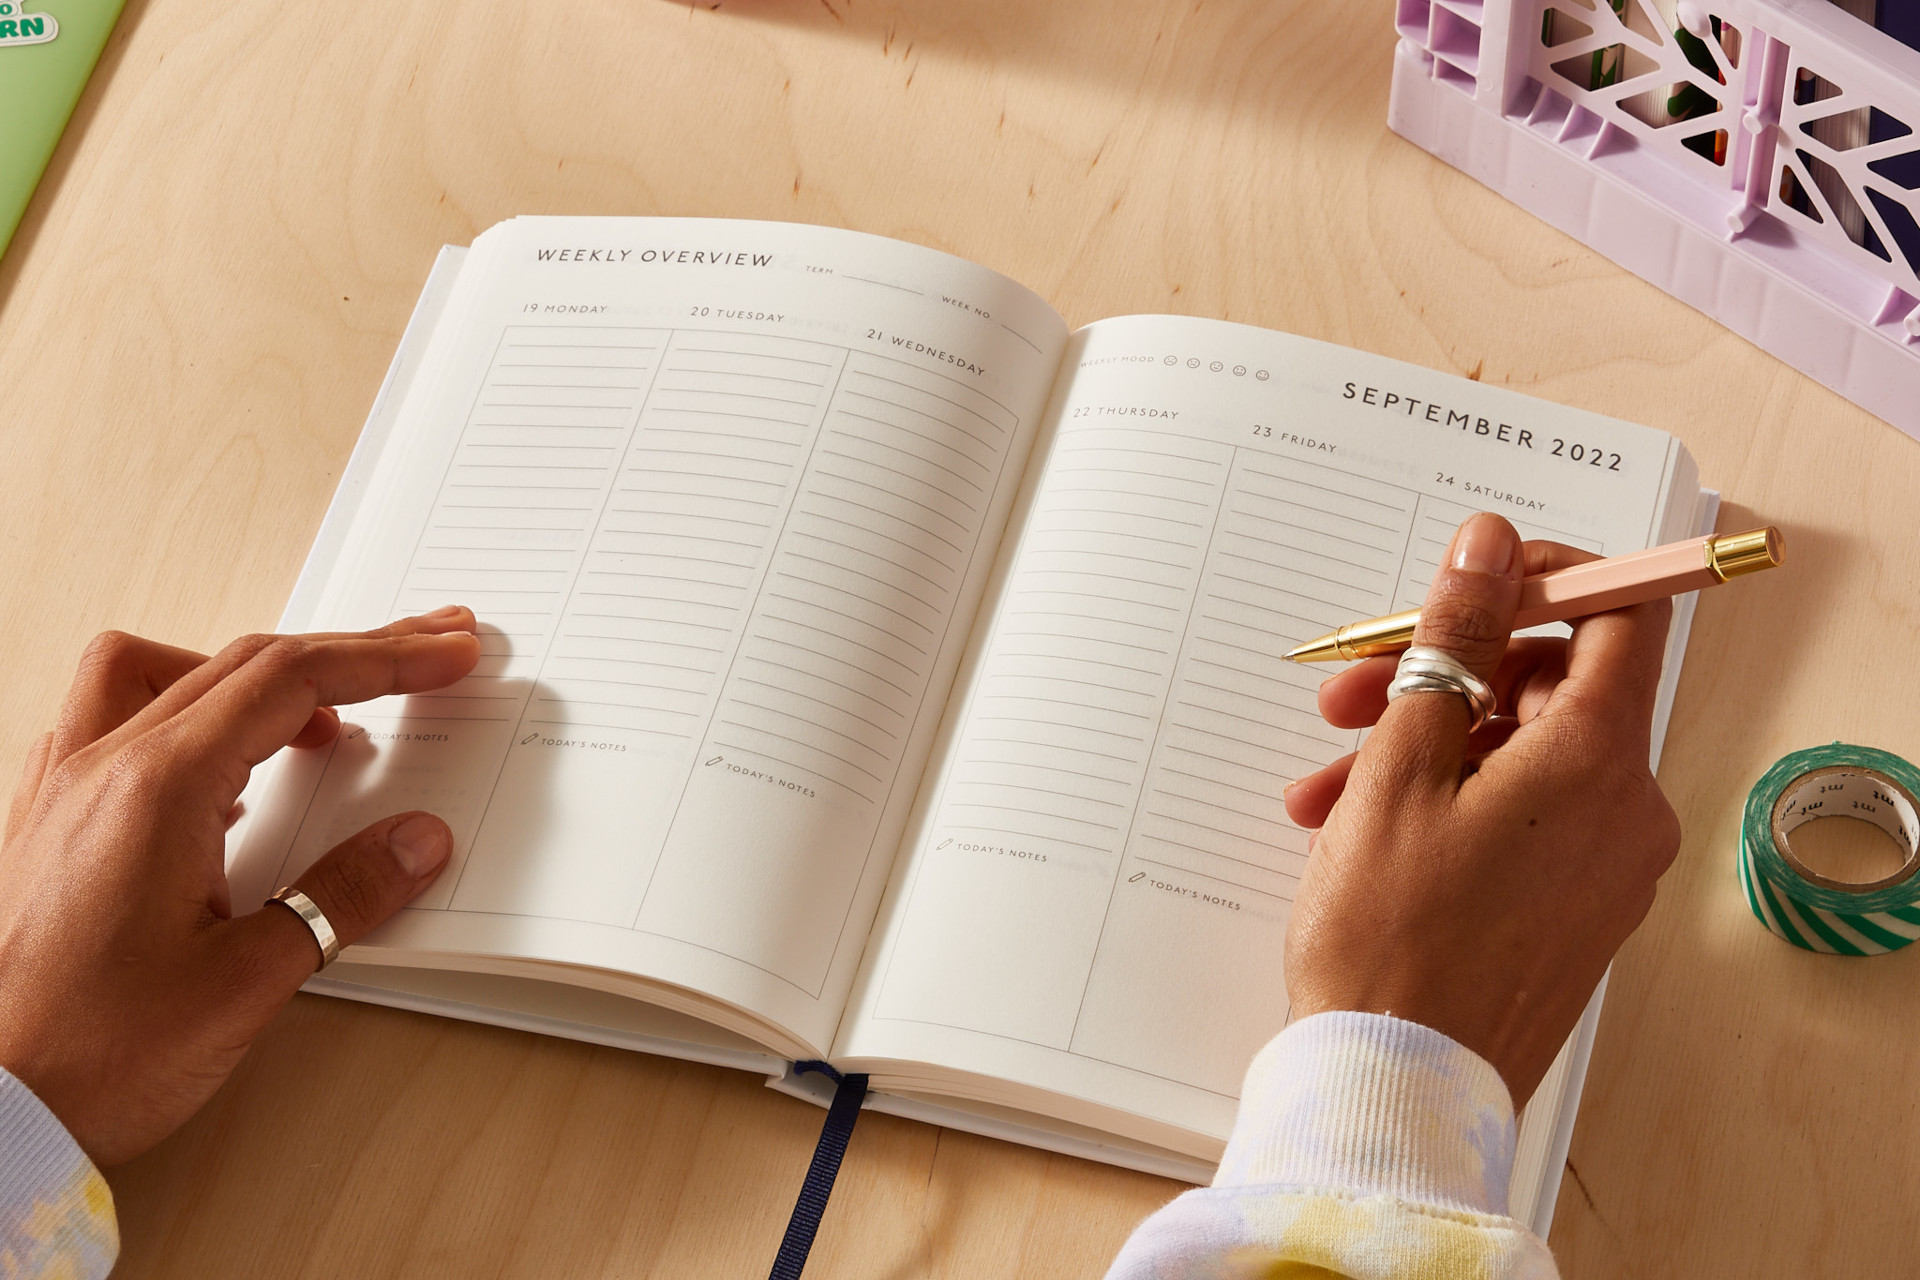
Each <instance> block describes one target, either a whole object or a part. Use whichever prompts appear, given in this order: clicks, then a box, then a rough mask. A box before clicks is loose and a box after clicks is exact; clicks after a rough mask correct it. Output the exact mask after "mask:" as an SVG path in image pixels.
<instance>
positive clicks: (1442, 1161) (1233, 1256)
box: [1108, 1013, 1558, 1280]
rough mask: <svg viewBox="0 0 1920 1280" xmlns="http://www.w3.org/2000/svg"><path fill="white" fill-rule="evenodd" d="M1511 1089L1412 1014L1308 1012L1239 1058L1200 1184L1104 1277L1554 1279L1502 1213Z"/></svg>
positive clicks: (1542, 1252) (1549, 1261)
mask: <svg viewBox="0 0 1920 1280" xmlns="http://www.w3.org/2000/svg"><path fill="white" fill-rule="evenodd" d="M1513 1151H1514V1117H1513V1103H1512V1100H1511V1099H1510V1098H1509V1096H1508V1094H1507V1089H1506V1085H1505V1084H1504V1083H1503V1082H1502V1081H1501V1079H1500V1076H1499V1074H1498V1073H1497V1072H1496V1071H1494V1069H1493V1067H1492V1066H1491V1065H1490V1064H1489V1063H1488V1062H1487V1061H1486V1060H1485V1059H1484V1058H1481V1057H1480V1056H1479V1055H1478V1054H1475V1053H1473V1052H1471V1051H1470V1050H1468V1049H1466V1048H1463V1047H1462V1046H1461V1045H1459V1044H1456V1043H1455V1042H1454V1041H1452V1040H1450V1039H1448V1038H1447V1037H1446V1036H1443V1035H1441V1034H1440V1033H1439V1032H1437V1031H1433V1030H1431V1029H1429V1028H1427V1027H1423V1026H1420V1025H1419V1024H1417V1023H1412V1022H1403V1021H1401V1020H1400V1019H1398V1018H1390V1017H1384V1016H1381V1015H1378V1014H1367V1013H1322V1014H1317V1015H1315V1016H1313V1017H1311V1018H1304V1019H1302V1020H1301V1021H1299V1022H1296V1023H1294V1024H1293V1025H1292V1026H1290V1027H1288V1028H1287V1029H1286V1030H1285V1031H1282V1032H1281V1033H1280V1034H1279V1035H1278V1036H1275V1037H1274V1039H1273V1040H1272V1042H1271V1043H1269V1044H1268V1045H1267V1047H1266V1048H1265V1049H1263V1050H1261V1051H1260V1055H1259V1056H1258V1057H1257V1058H1255V1059H1254V1061H1253V1066H1252V1067H1251V1068H1249V1069H1248V1071H1247V1079H1246V1085H1245V1087H1244V1089H1243V1090H1242V1091H1241V1098H1240V1115H1239V1119H1238V1120H1237V1121H1236V1123H1235V1125H1234V1130H1233V1137H1232V1139H1231V1140H1230V1141H1229V1142H1228V1144H1227V1151H1226V1156H1225V1158H1224V1159H1223V1160H1222V1161H1221V1164H1220V1171H1219V1173H1218V1174H1217V1175H1216V1177H1215V1178H1214V1183H1213V1185H1212V1186H1211V1187H1204V1188H1201V1189H1200V1190H1197V1191H1189V1192H1187V1193H1186V1194H1185V1195H1183V1196H1181V1197H1180V1198H1179V1199H1177V1200H1175V1201H1173V1202H1172V1203H1171V1204H1169V1205H1167V1206H1166V1207H1165V1208H1163V1209H1161V1210H1160V1211H1159V1212H1158V1213H1156V1214H1154V1215H1153V1216H1152V1217H1151V1218H1148V1219H1147V1220H1146V1221H1145V1222H1144V1223H1142V1224H1141V1225H1140V1227H1139V1229H1138V1230H1136V1231H1135V1232H1134V1233H1133V1238H1132V1239H1130V1240H1128V1241H1127V1244H1126V1247H1125V1248H1123V1249H1122V1250H1121V1251H1120V1256H1119V1258H1118V1259H1116V1260H1115V1262H1114V1264H1113V1269H1112V1270H1111V1271H1110V1272H1109V1273H1108V1280H1199V1278H1200V1277H1249V1278H1251V1277H1260V1278H1261V1280H1336V1278H1337V1277H1350V1278H1351V1280H1415V1278H1416V1277H1417V1278H1418V1280H1554V1277H1556V1276H1557V1275H1558V1272H1557V1271H1556V1269H1555V1267H1554V1264H1553V1255H1552V1254H1550V1253H1549V1252H1548V1251H1547V1247H1546V1245H1545V1244H1543V1243H1542V1242H1541V1240H1540V1239H1539V1237H1537V1236H1535V1235H1534V1234H1533V1233H1532V1232H1530V1231H1528V1230H1527V1229H1526V1228H1525V1227H1523V1226H1522V1225H1521V1224H1520V1223H1518V1222H1516V1221H1514V1220H1513V1219H1512V1218H1510V1217H1508V1216H1507V1180H1508V1177H1509V1176H1510V1175H1511V1173H1512V1170H1513Z"/></svg>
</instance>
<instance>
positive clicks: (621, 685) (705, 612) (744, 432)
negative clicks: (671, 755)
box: [528, 333, 842, 741]
mask: <svg viewBox="0 0 1920 1280" xmlns="http://www.w3.org/2000/svg"><path fill="white" fill-rule="evenodd" d="M841 358H842V357H841V354H840V353H839V352H838V351H837V350H835V349H833V348H831V347H825V346H820V345H816V344H811V343H798V342H787V341H784V340H780V339H772V338H761V337H753V336H748V335H737V334H717V333H691V334H689V333H681V334H677V335H675V338H674V342H673V345H672V348H671V349H670V350H669V351H668V352H667V354H666V358H665V360H664V362H663V364H662V366H661V371H660V378H659V381H658V385H657V386H656V387H655V388H654V392H653V395H652V397H651V399H650V400H649V402H648V404H647V411H646V414H645V416H644V417H643V418H642V420H641V427H640V430H639V431H638V432H637V433H636V435H635V437H634V440H633V446H632V448H631V449H629V450H628V452H627V456H626V459H625V461H624V462H623V464H622V465H621V468H620V473H619V477H618V479H617V480H616V482H615V484H614V487H613V494H612V498H611V500H610V501H609V502H608V504H607V508H606V513H605V515H604V517H603V518H602V519H601V521H600V524H599V527H598V528H597V529H596V530H595V532H594V537H593V541H592V544H591V546H590V547H589V549H588V552H587V558H586V564H585V566H584V568H583V569H582V571H581V574H580V581H579V584H578V586H577V587H576V588H575V590H574V592H573V594H572V597H571V599H570V601H569V603H568V608H567V611H566V615H565V617H564V619H563V621H562V623H561V626H560V633H559V638H558V640H557V642H556V643H555V645H554V649H553V653H552V655H551V656H550V657H549V658H548V660H547V662H546V664H545V668H544V670H543V672H542V676H541V689H540V691H539V693H538V694H537V695H536V696H535V698H534V702H533V706H532V708H531V710H530V714H529V716H528V723H529V724H530V725H539V726H543V727H550V728H553V729H555V730H565V729H571V728H613V729H632V730H636V731H639V732H641V733H644V734H647V735H649V736H651V737H657V738H666V739H675V740H682V741H684V740H689V739H691V738H693V737H694V735H695V734H696V733H697V732H698V731H699V728H700V726H701V724H702V723H703V721H704V717H705V713H706V712H707V711H708V710H709V709H710V705H711V700H712V697H713V694H714V692H715V690H716V688H717V683H718V680H719V678H720V675H721V673H722V671H723V669H724V666H725V661H726V658H727V656H728V654H729V653H730V652H731V649H732V641H733V639H734V636H735V634H736V632H737V631H738V629H739V626H740V622H741V620H742V619H743V617H744V616H745V613H746V610H747V608H748V606H749V604H750V603H751V601H752V591H753V587H754V584H755V582H756V581H757V579H758V578H759V576H760V571H761V568H762V565H763V563H764V560H765V553H766V550H767V548H768V547H769V546H770V544H771V543H772V540H773V537H774V534H775V532H776V530H777V529H778V527H779V521H780V517H781V515H782V513H783V512H784V510H785V509H786V506H787V500H788V490H789V489H790V488H791V487H792V486H793V484H794V481H795V478H796V477H797V475H798V473H799V470H800V466H801V464H802V462H803V461H804V458H805V452H806V449H807V448H808V447H809V446H810V445H811V443H812V438H813V432H814V426H815V423H816V422H817V421H818V420H819V417H820V411H821V405H822V403H823V402H824V401H825V399H826V397H827V395H828V393H829V390H830V387H831V384H832V380H833V377H834V375H835V373H836V372H837V371H838V369H839V367H840V363H841Z"/></svg>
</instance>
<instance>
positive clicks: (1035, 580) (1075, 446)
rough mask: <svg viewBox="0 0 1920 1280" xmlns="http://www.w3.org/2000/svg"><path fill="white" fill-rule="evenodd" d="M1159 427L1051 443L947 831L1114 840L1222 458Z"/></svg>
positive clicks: (1093, 847)
mask: <svg viewBox="0 0 1920 1280" xmlns="http://www.w3.org/2000/svg"><path fill="white" fill-rule="evenodd" d="M1156 440H1157V438H1156V436H1155V435H1153V434H1151V433H1148V432H1139V431H1130V430H1124V429H1123V430H1117V431H1102V432H1098V433H1084V434H1083V435H1081V436H1080V437H1077V438H1076V439H1075V441H1074V442H1073V443H1072V444H1070V445H1067V446H1065V447H1063V448H1062V449H1061V450H1060V451H1059V453H1058V454H1057V455H1056V464H1055V466H1054V467H1053V468H1052V469H1051V470H1050V471H1049V473H1048V482H1047V486H1046V491H1045V494H1044V496H1043V498H1042V500H1041V501H1040V502H1039V503H1038V504H1037V505H1036V509H1035V513H1034V518H1033V520H1032V523H1031V525H1030V527H1029V532H1028V534H1027V537H1026V540H1025V542H1024V543H1023V545H1022V548H1021V557H1020V565H1019V569H1018V571H1017V582H1018V584H1019V585H1018V586H1017V587H1016V588H1015V590H1014V592H1013V595H1012V596H1011V598H1010V599H1009V602H1008V606H1007V610H1006V615H1005V616H1006V619H1007V627H1006V631H1005V633H1004V639H1005V641H1006V643H1005V644H1004V645H1001V646H996V648H995V650H994V660H993V661H992V662H991V664H990V665H989V666H988V667H987V668H986V671H985V674H984V676H983V679H982V682H981V685H980V692H979V694H978V696H977V700H976V703H975V714H974V715H973V717H972V720H971V725H972V730H971V732H970V734H969V737H968V741H969V748H970V749H969V750H968V751H967V752H966V753H965V755H964V759H965V762H966V763H965V764H964V765H963V766H962V768H961V769H960V770H959V771H958V772H957V773H956V775H955V778H954V781H953V783H952V785H951V786H950V787H949V788H948V789H947V792H946V794H945V798H944V803H943V805H942V811H941V812H942V821H943V824H944V825H945V827H946V829H947V830H948V831H949V832H951V833H954V834H956V835H968V834H971V835H973V836H975V837H977V838H978V839H980V840H984V841H987V842H989V843H994V844H999V843H1001V842H1004V841H1006V840H1014V841H1016V842H1020V841H1026V840H1032V839H1041V840H1045V841H1047V842H1048V843H1049V845H1052V846H1064V847H1065V849H1067V850H1083V851H1086V852H1088V853H1094V854H1101V855H1108V856H1110V855H1112V854H1113V853H1115V852H1116V851H1117V849H1118V842H1119V840H1120V838H1121V832H1122V830H1123V828H1124V825H1125V823H1126V821H1127V819H1128V816H1129V814H1130V813H1131V810H1132V806H1133V791H1134V788H1135V787H1137V785H1138V783H1139V779H1140V772H1141V768H1142V766H1143V765H1144V764H1145V761H1146V753H1147V750H1148V748H1149V746H1150V744H1151V741H1152V737H1153V732H1154V726H1155V723H1156V722H1157V720H1158V717H1159V714H1160V703H1161V699H1162V696H1163V693H1164V691H1165V688H1166V682H1167V678H1168V676H1169V675H1170V674H1171V672H1172V670H1173V662H1174V657H1175V654H1176V652H1177V650H1178V647H1179V639H1180V627H1181V623H1182V622H1183V620H1184V618H1185V614H1186V607H1187V603H1188V598H1189V596H1190V594H1191V591H1192V584H1193V581H1194V579H1195V578H1196V577H1197V576H1198V570H1199V567H1200V559H1201V556H1202V555H1203V554H1204V551H1205V539H1206V533H1207V528H1208V525H1209V524H1210V522H1211V517H1212V513H1213V504H1214V501H1215V498H1216V496H1217V494H1218V491H1219V489H1220V486H1221V482H1222V481H1223V480H1224V478H1225V474H1224V473H1225V468H1226V463H1225V460H1224V458H1198V459H1196V458H1194V457H1191V456H1188V455H1183V454H1182V453H1180V452H1176V451H1174V450H1170V449H1166V448H1164V447H1161V448H1155V447H1153V446H1154V445H1155V443H1156Z"/></svg>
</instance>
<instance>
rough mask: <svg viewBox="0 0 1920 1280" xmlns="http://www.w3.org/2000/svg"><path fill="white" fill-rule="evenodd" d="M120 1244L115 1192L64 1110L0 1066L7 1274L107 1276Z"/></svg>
mask: <svg viewBox="0 0 1920 1280" xmlns="http://www.w3.org/2000/svg"><path fill="white" fill-rule="evenodd" d="M119 1251H120V1236H119V1230H118V1227H117V1225H116V1223H115V1222H114V1216H113V1193H112V1192H111V1191H109V1190H108V1189H107V1184H106V1181H105V1180H104V1179H102V1178H101V1176H100V1171H99V1170H98V1169H95V1168H94V1167H93V1161H91V1160H89V1159H87V1154H86V1152H84V1151H82V1150H81V1149H80V1144H79V1143H77V1142H75V1141H74V1140H73V1135H72V1134H70V1133H68V1132H67V1129H66V1126H65V1125H63V1124H61V1123H60V1119H59V1117H58V1116H55V1115H54V1114H53V1112H51V1111H49V1110H47V1107H46V1104H45V1103H43V1102H41V1101H40V1099H39V1098H37V1097H35V1096H34V1093H33V1090H31V1089H29V1088H27V1086H26V1085H25V1084H23V1083H21V1081H20V1080H19V1079H18V1078H17V1077H15V1076H14V1075H13V1074H12V1073H11V1072H9V1071H7V1070H6V1069H5V1068H4V1067H0V1276H12V1275H16V1274H17V1275H22V1276H70V1277H74V1278H75V1280H102V1278H103V1277H105V1276H106V1274H107V1272H108V1271H110V1270H112V1268H113V1263H114V1258H115V1257H116V1255H118V1253H119Z"/></svg>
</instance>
